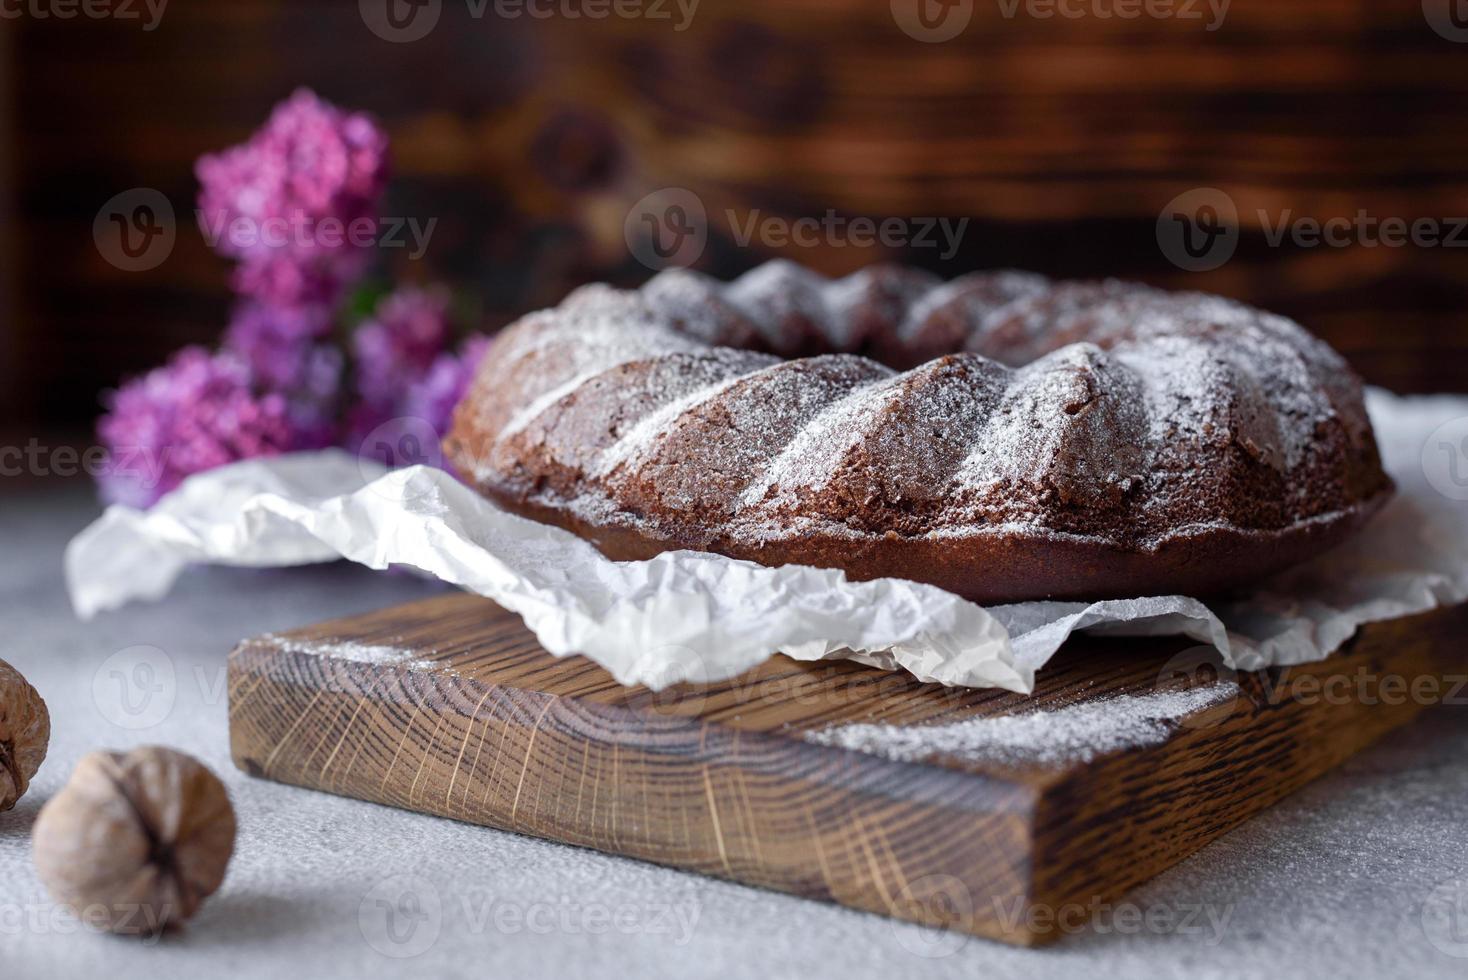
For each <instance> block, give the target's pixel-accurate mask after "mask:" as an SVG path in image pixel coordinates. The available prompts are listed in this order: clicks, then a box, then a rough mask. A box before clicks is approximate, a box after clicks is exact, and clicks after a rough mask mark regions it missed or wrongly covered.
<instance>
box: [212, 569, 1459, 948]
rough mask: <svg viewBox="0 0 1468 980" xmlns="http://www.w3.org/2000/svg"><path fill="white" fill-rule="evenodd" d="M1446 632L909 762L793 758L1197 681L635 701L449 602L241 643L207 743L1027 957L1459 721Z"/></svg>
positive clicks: (1109, 655)
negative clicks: (1399, 733) (1279, 806)
mask: <svg viewBox="0 0 1468 980" xmlns="http://www.w3.org/2000/svg"><path fill="white" fill-rule="evenodd" d="M1465 627H1468V606H1463V607H1456V608H1453V609H1447V610H1439V611H1436V612H1433V613H1428V614H1424V615H1421V616H1417V617H1414V618H1411V619H1406V620H1399V621H1396V622H1393V623H1382V624H1375V625H1372V626H1370V627H1367V628H1366V629H1365V630H1363V631H1362V632H1361V634H1360V635H1358V636H1357V637H1356V639H1355V640H1354V641H1353V642H1352V643H1351V644H1350V645H1349V646H1348V648H1347V650H1346V651H1345V652H1343V653H1342V654H1340V655H1338V656H1336V657H1334V658H1332V659H1331V660H1330V661H1328V662H1327V663H1324V664H1314V665H1308V666H1305V667H1300V668H1290V669H1287V670H1271V671H1266V672H1261V673H1257V674H1248V675H1241V676H1240V677H1239V688H1240V691H1241V693H1240V695H1239V696H1238V697H1236V698H1232V699H1230V700H1225V701H1223V702H1221V703H1219V704H1216V705H1214V706H1212V707H1210V708H1207V709H1204V710H1203V711H1201V712H1199V713H1197V714H1195V715H1192V716H1189V717H1188V718H1187V719H1186V720H1185V721H1184V722H1183V723H1182V724H1180V725H1177V726H1174V728H1173V730H1172V731H1171V734H1170V735H1169V736H1168V737H1167V739H1166V741H1165V742H1163V743H1161V744H1157V745H1154V746H1152V747H1149V748H1145V749H1132V750H1127V751H1123V752H1119V753H1114V754H1111V755H1107V756H1101V757H1099V758H1096V759H1094V760H1093V761H1089V762H1083V761H1063V762H1057V763H1053V764H1044V765H1041V764H1033V763H1016V762H1013V761H1010V762H1005V761H999V760H991V761H976V760H975V759H974V758H972V757H970V758H958V757H953V756H945V755H935V756H933V757H930V758H928V759H925V760H924V761H923V762H921V763H914V762H895V761H889V760H887V759H885V758H882V757H879V756H877V755H872V754H867V753H864V752H857V751H851V750H847V749H840V748H830V747H825V746H821V745H817V744H813V743H811V742H809V741H807V740H805V739H804V738H803V737H802V736H803V735H804V734H805V733H806V732H809V731H812V730H815V729H822V728H825V727H827V726H831V725H840V724H847V723H853V722H882V723H887V724H893V725H922V724H928V723H933V722H953V721H958V720H962V719H967V718H977V717H997V716H1002V715H1012V714H1016V713H1023V712H1029V711H1036V710H1041V711H1053V710H1056V709H1058V708H1061V707H1066V706H1073V705H1077V704H1088V703H1095V702H1098V701H1102V700H1104V699H1107V698H1113V697H1117V696H1119V695H1132V694H1144V693H1148V692H1151V691H1154V690H1157V689H1158V688H1159V685H1162V686H1176V685H1181V686H1183V687H1187V686H1189V685H1194V684H1199V683H1211V682H1213V681H1214V680H1216V677H1214V676H1207V677H1205V676H1204V675H1205V674H1206V673H1207V672H1206V671H1203V672H1196V676H1195V672H1193V671H1191V670H1183V671H1182V672H1181V673H1179V672H1178V671H1176V670H1175V669H1174V668H1175V667H1176V665H1177V664H1178V663H1179V661H1178V660H1177V659H1176V655H1177V653H1178V651H1179V650H1180V649H1182V648H1184V647H1186V646H1187V644H1186V643H1182V642H1180V641H1173V640H1126V641H1119V640H1102V639H1092V638H1087V639H1080V640H1076V641H1073V642H1072V643H1070V644H1069V645H1068V646H1067V648H1066V649H1065V650H1063V651H1062V653H1061V654H1060V656H1059V657H1058V658H1057V660H1056V661H1055V662H1054V664H1053V666H1052V667H1051V668H1047V669H1046V670H1045V671H1043V672H1042V674H1041V677H1040V680H1039V684H1038V689H1037V691H1036V692H1035V694H1034V696H1033V697H1032V698H1024V697H1020V696H1017V695H1013V694H1009V693H1005V692H1000V691H992V690H991V691H974V690H960V689H950V688H943V687H940V686H937V685H928V684H919V683H917V682H915V681H913V680H911V679H909V678H907V677H906V676H905V675H901V674H895V673H887V672H883V671H878V670H873V669H871V668H866V667H862V666H859V665H856V664H851V663H847V662H825V663H815V664H809V663H797V662H795V661H792V660H789V659H788V658H784V657H776V658H774V659H772V660H770V661H769V662H767V663H766V664H764V665H763V666H761V667H759V668H757V669H755V670H753V671H750V672H749V673H747V674H745V675H743V676H741V677H739V678H736V679H733V680H731V681H727V682H723V683H719V684H714V685H710V686H707V687H688V686H680V687H678V688H675V689H671V690H668V691H664V692H662V693H654V692H651V691H649V690H647V689H645V688H641V687H630V688H629V687H622V686H620V685H618V684H617V683H616V682H615V681H614V680H613V679H612V678H611V676H610V675H609V674H608V673H607V672H606V671H605V670H603V669H601V668H600V667H598V666H596V665H595V664H592V663H591V662H590V661H587V660H585V659H583V658H579V657H578V658H570V659H565V660H557V659H555V658H553V657H551V656H550V655H548V654H546V653H545V652H544V651H542V650H541V649H540V648H539V647H538V646H537V645H536V643H535V640H534V638H533V637H532V636H531V635H530V633H529V632H528V631H526V629H525V628H524V626H523V624H522V623H521V622H520V620H519V618H518V617H517V616H514V615H513V614H511V613H508V612H505V611H504V610H502V609H500V608H499V607H497V606H495V605H494V604H493V603H491V602H489V601H488V600H485V599H482V598H479V597H475V596H468V595H452V596H446V597H441V598H436V599H430V600H426V601H422V602H416V603H411V604H409V605H405V606H399V607H396V608H392V609H387V610H383V611H380V612H376V613H371V614H367V615H362V616H356V617H351V618H347V619H341V620H336V621H333V622H329V623H323V624H320V625H317V626H313V627H309V628H306V629H303V630H298V631H294V632H291V633H286V634H278V635H271V636H265V637H259V638H256V639H252V640H246V641H245V642H243V643H242V644H241V645H240V646H239V647H238V648H237V649H236V650H235V651H234V652H233V653H232V654H231V656H230V662H229V700H230V736H231V744H232V751H233V756H234V759H235V762H236V764H237V765H238V766H240V768H242V769H243V770H245V771H246V772H249V773H251V774H253V775H257V776H262V777H266V778H269V779H275V780H279V781H282V782H287V783H293V784H296V785H300V786H306V787H311V788H315V789H321V790H326V791H328V792H333V793H340V794H343V795H347V796H354V797H358V798H361V799H365V800H371V801H375V802H379V803H385V804H389V805H392V806H398V807H403V808H406V809H409V810H416V811H420V812H423V813H431V814H437V815H440V816H445V817H451V818H454V819H458V820H466V821H471V822H474V823H480V824H485V825H488V826H493V827H499V828H503V829H507V830H512V831H518V832H521V833H525V834H532V835H535V836H538V837H546V838H550V839H553V840H558V841H563V842H566V843H569V844H576V845H581V846H586V847H593V848H597V849H599V850H603V851H607V852H610V853H614V854H621V855H627V856H630V857H635V858H641V859H644V860H648V861H653V862H657V863H659V864H666V865H672V866H674V867H679V868H686V869H689V870H692V871H697V872H702V873H705V874H711V875H717V876H719V877H724V878H729V879H733V880H736V881H741V882H745V883H748V884H751V885H757V886H761V887H767V888H774V889H778V890H781V891H786V892H791V893H793V894H796V895H802V896H806V897H809V898H814V899H821V900H826V901H833V902H838V903H841V904H843V905H848V906H851V907H854V908H859V909H865V910H868V911H872V912H877V913H881V914H885V915H891V916H896V917H898V918H902V919H908V920H912V921H915V922H921V923H926V924H929V925H938V926H943V927H947V928H953V929H959V930H962V931H965V932H969V933H973V934H976V935H981V936H988V937H992V938H997V939H1002V940H1006V941H1009V942H1014V943H1023V944H1033V943H1039V942H1044V941H1047V940H1049V939H1053V938H1055V937H1056V935H1058V934H1059V930H1058V929H1057V928H1056V926H1055V925H1054V916H1056V915H1065V914H1078V913H1079V910H1081V909H1089V908H1092V907H1094V905H1095V904H1096V903H1104V902H1113V901H1115V900H1116V899H1117V898H1119V897H1120V896H1121V895H1122V894H1123V893H1124V892H1125V891H1126V890H1127V889H1129V888H1131V887H1133V886H1134V885H1136V884H1138V883H1140V882H1142V881H1144V880H1146V879H1147V878H1150V877H1151V876H1153V875H1155V874H1157V873H1158V872H1160V871H1161V870H1163V869H1164V868H1167V867H1168V866H1170V865H1172V864H1173V863H1175V862H1176V861H1178V860H1179V859H1181V858H1182V857H1184V856H1186V855H1188V854H1190V853H1192V852H1193V851H1195V850H1197V849H1198V848H1199V847H1202V846H1203V845H1204V844H1206V843H1208V842H1209V841H1211V840H1212V839H1214V838H1215V837H1217V836H1218V835H1219V834H1221V833H1223V832H1224V831H1226V830H1227V829H1229V828H1230V827H1232V826H1234V825H1236V824H1238V823H1239V822H1241V821H1243V820H1245V819H1247V818H1248V817H1249V816H1250V815H1251V814H1253V813H1256V812H1258V811H1259V810H1260V809H1262V808H1264V807H1265V806H1268V805H1269V804H1271V803H1273V802H1274V801H1275V800H1277V799H1279V798H1280V797H1282V796H1283V795H1285V794H1286V793H1289V792H1291V791H1293V790H1294V789H1296V788H1298V787H1299V786H1301V785H1303V784H1304V783H1305V782H1307V781H1309V780H1310V779H1313V778H1315V777H1316V776H1318V775H1320V774H1321V773H1323V772H1325V771H1326V770H1328V769H1329V768H1331V767H1332V766H1334V765H1336V764H1338V763H1340V762H1341V761H1342V760H1344V759H1345V758H1347V757H1348V756H1350V755H1351V754H1352V753H1354V752H1356V751H1358V750H1360V749H1361V748H1362V747H1364V746H1365V745H1367V744H1368V743H1370V742H1371V741H1373V740H1374V739H1376V738H1377V737H1378V736H1380V735H1381V734H1383V733H1384V732H1386V731H1388V730H1389V729H1391V728H1393V727H1395V726H1397V725H1400V724H1402V723H1404V722H1406V721H1408V720H1409V719H1411V718H1412V717H1414V716H1415V715H1416V714H1417V713H1418V712H1419V711H1421V710H1423V708H1424V707H1426V706H1427V705H1429V704H1431V703H1435V702H1438V701H1441V700H1443V699H1444V698H1446V697H1448V696H1462V695H1463V694H1464V693H1465V692H1463V691H1454V689H1453V688H1454V686H1455V685H1457V686H1461V685H1458V684H1457V682H1458V680H1460V679H1461V677H1462V674H1463V670H1464V665H1463V659H1464V658H1463V655H1462V652H1461V647H1460V644H1459V643H1458V640H1457V638H1458V637H1460V636H1461V634H1462V631H1463V629H1464V628H1465ZM384 649H390V650H392V651H399V652H400V653H399V654H396V655H395V658H397V659H396V660H395V662H392V663H386V662H382V661H383V659H384V655H383V651H384ZM403 657H405V658H407V659H401V658H403ZM1182 662H1183V663H1194V662H1195V661H1192V660H1190V659H1189V658H1187V657H1185V658H1184V660H1183V661H1182ZM1392 678H1397V679H1400V680H1399V681H1396V680H1391V679H1392ZM1429 682H1430V683H1432V684H1434V685H1435V687H1434V688H1433V692H1432V693H1430V694H1428V693H1424V692H1425V691H1426V688H1425V687H1424V686H1423V685H1425V684H1428V683H1429ZM1414 684H1415V685H1417V687H1416V688H1414V687H1413V685H1414ZM1399 687H1400V690H1401V691H1402V692H1406V693H1405V694H1399V693H1397V692H1398V688H1399ZM1414 690H1415V691H1416V696H1412V692H1413V691H1414Z"/></svg>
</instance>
